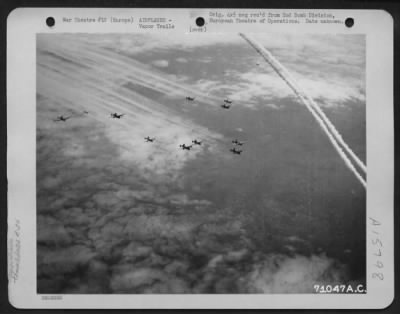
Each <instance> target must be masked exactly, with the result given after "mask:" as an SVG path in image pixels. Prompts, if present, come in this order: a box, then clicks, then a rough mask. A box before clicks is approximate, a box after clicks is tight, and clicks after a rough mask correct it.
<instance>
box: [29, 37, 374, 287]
mask: <svg viewBox="0 0 400 314" xmlns="http://www.w3.org/2000/svg"><path fill="white" fill-rule="evenodd" d="M365 51H366V42H365V36H364V35H345V34H312V33H311V34H296V33H267V32H266V33H254V34H238V33H229V34H226V33H225V34H212V33H209V34H207V33H204V34H183V33H182V34H180V33H178V32H176V33H173V34H172V35H169V36H166V35H165V34H160V33H107V34H88V33H74V34H68V33H65V34H50V33H43V34H38V35H37V37H36V195H37V203H36V217H37V219H36V226H37V228H36V245H37V247H36V249H37V250H36V251H37V256H36V261H37V293H39V294H274V293H275V294H306V293H309V294H312V293H317V292H318V291H317V289H316V285H317V286H324V287H326V286H334V285H346V286H350V287H353V288H354V289H356V288H357V287H363V289H366V288H367V287H366V180H367V177H366V99H365V98H366V97H365V69H366V60H365V58H366V57H365ZM333 292H337V293H342V292H343V291H333Z"/></svg>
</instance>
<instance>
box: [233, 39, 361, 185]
mask: <svg viewBox="0 0 400 314" xmlns="http://www.w3.org/2000/svg"><path fill="white" fill-rule="evenodd" d="M239 35H240V36H241V37H243V38H244V39H245V40H246V41H247V42H248V43H249V44H250V45H251V46H252V47H253V48H254V49H255V50H256V51H257V52H258V53H259V54H260V55H261V56H262V57H263V58H264V59H265V60H266V61H267V62H268V63H269V64H270V65H271V67H272V68H273V69H274V70H275V71H276V73H277V74H278V75H279V76H280V77H281V78H282V79H283V80H284V81H285V82H286V83H287V84H288V85H289V87H290V88H291V89H292V90H293V91H294V93H295V94H296V95H297V96H298V97H299V98H300V100H301V102H302V103H303V104H304V105H305V106H306V107H307V109H308V110H309V111H310V113H311V114H312V115H313V116H314V118H315V120H316V121H317V122H318V124H319V125H320V126H321V128H322V130H323V131H324V132H325V134H326V135H327V136H328V138H329V140H330V141H331V143H332V145H333V147H334V148H335V149H336V151H337V152H338V154H339V156H340V157H341V158H342V159H343V161H344V163H345V164H346V166H347V167H348V168H349V169H350V170H351V171H352V172H353V174H354V175H355V176H356V178H357V179H358V180H359V181H360V183H361V184H362V185H363V186H364V187H365V188H366V187H367V183H366V180H365V179H364V178H363V177H362V175H361V174H360V173H359V172H358V171H357V169H356V168H355V166H354V165H353V163H352V161H351V160H350V159H349V158H348V156H347V155H346V154H345V152H344V151H343V149H344V150H345V151H346V152H347V153H348V154H349V155H350V157H351V158H352V159H353V160H354V162H355V163H356V164H357V165H358V166H359V167H360V168H361V169H362V170H363V171H364V173H366V166H365V165H364V163H363V162H362V161H361V160H360V159H359V158H358V157H357V156H356V155H355V154H354V152H353V151H352V150H351V149H350V147H349V146H348V145H347V144H346V143H345V141H344V140H343V138H342V136H341V135H340V134H339V132H338V131H337V130H336V128H335V127H334V125H333V124H332V123H331V122H330V120H329V119H328V118H327V117H326V115H325V114H324V112H323V111H322V110H321V109H320V108H319V106H318V105H317V104H316V103H315V101H314V100H312V98H311V97H309V96H308V95H307V94H306V93H305V92H304V91H303V90H302V89H301V88H300V86H299V85H298V84H297V83H296V81H295V79H294V78H293V77H292V76H291V74H290V73H289V71H288V70H286V69H285V68H284V67H283V65H282V64H281V63H280V62H279V61H278V60H276V59H275V57H274V56H273V55H272V54H271V53H270V52H269V51H268V50H267V49H266V48H265V47H263V46H262V45H260V44H258V43H257V42H256V41H254V39H251V38H249V37H248V36H247V35H245V34H243V33H240V34H239ZM339 144H340V145H342V147H341V146H340V145H339ZM342 148H343V149H342Z"/></svg>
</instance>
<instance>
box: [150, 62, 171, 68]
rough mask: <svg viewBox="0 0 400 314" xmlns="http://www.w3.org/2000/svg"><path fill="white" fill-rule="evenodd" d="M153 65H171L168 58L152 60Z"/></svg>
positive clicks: (165, 66) (161, 66) (164, 66)
mask: <svg viewBox="0 0 400 314" xmlns="http://www.w3.org/2000/svg"><path fill="white" fill-rule="evenodd" d="M152 64H153V65H155V66H156V67H159V68H167V67H168V65H169V62H168V60H155V61H153V62H152Z"/></svg>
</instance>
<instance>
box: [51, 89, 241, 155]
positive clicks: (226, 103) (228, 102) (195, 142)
mask: <svg viewBox="0 0 400 314" xmlns="http://www.w3.org/2000/svg"><path fill="white" fill-rule="evenodd" d="M186 100H187V101H194V100H195V97H190V96H187V97H186ZM231 106H232V100H229V99H224V103H223V104H222V105H221V107H222V108H223V109H230V108H231ZM83 114H85V115H87V114H89V112H88V111H86V110H85V111H83ZM123 116H125V114H124V113H117V112H113V113H110V118H112V119H122V117H123ZM71 118H72V116H64V115H60V116H57V118H56V119H53V121H54V122H67V120H69V119H71ZM144 140H145V142H146V143H153V142H154V141H155V140H156V138H155V137H150V136H146V137H145V138H144ZM244 143H245V142H243V141H239V140H238V139H234V140H232V144H234V147H232V148H231V149H230V150H229V151H230V152H232V154H235V155H240V154H241V153H242V152H243V150H241V149H238V148H237V147H238V146H243V144H244ZM201 144H202V141H200V140H198V139H194V140H192V143H191V144H190V145H187V144H180V145H179V147H180V148H181V149H182V150H188V151H189V150H191V149H192V148H193V147H194V146H200V145H201Z"/></svg>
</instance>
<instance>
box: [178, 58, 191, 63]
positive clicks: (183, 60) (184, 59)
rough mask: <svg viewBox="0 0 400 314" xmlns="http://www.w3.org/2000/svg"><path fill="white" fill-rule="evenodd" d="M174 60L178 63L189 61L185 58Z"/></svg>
mask: <svg viewBox="0 0 400 314" xmlns="http://www.w3.org/2000/svg"><path fill="white" fill-rule="evenodd" d="M175 61H176V62H179V63H188V62H189V61H188V60H187V59H186V58H176V59H175Z"/></svg>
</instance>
